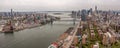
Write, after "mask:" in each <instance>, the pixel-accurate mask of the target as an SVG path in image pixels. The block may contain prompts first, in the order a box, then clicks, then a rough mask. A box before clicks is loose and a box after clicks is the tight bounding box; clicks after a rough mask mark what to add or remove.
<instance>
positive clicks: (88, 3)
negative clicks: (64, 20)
mask: <svg viewBox="0 0 120 48" xmlns="http://www.w3.org/2000/svg"><path fill="white" fill-rule="evenodd" d="M119 2H120V0H11V1H9V0H1V1H0V7H1V8H0V11H10V9H14V10H15V11H37V10H39V11H57V10H62V11H63V10H65V11H69V10H80V9H89V8H94V6H98V10H119V9H120V7H119V6H120V3H119Z"/></svg>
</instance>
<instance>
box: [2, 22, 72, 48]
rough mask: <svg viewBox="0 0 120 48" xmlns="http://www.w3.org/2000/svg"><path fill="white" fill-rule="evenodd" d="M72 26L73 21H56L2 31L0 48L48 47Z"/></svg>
mask: <svg viewBox="0 0 120 48" xmlns="http://www.w3.org/2000/svg"><path fill="white" fill-rule="evenodd" d="M71 26H74V25H73V22H72V21H71V22H70V21H69V22H68V21H67V22H64V21H63V22H62V21H55V22H54V24H53V25H51V24H46V25H43V26H39V27H35V28H31V29H25V30H22V31H18V32H14V33H13V34H10V33H9V34H5V33H0V48H47V47H48V46H49V45H50V44H51V42H53V41H55V40H56V39H57V38H58V37H59V36H60V35H61V34H62V33H64V32H65V31H66V30H67V29H68V28H69V27H71Z"/></svg>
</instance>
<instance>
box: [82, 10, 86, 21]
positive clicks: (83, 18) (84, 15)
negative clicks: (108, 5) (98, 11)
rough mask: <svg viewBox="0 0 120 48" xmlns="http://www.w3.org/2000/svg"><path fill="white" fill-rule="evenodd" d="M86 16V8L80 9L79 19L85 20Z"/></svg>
mask: <svg viewBox="0 0 120 48" xmlns="http://www.w3.org/2000/svg"><path fill="white" fill-rule="evenodd" d="M86 16H87V10H84V9H83V10H82V11H81V20H82V21H86Z"/></svg>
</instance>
